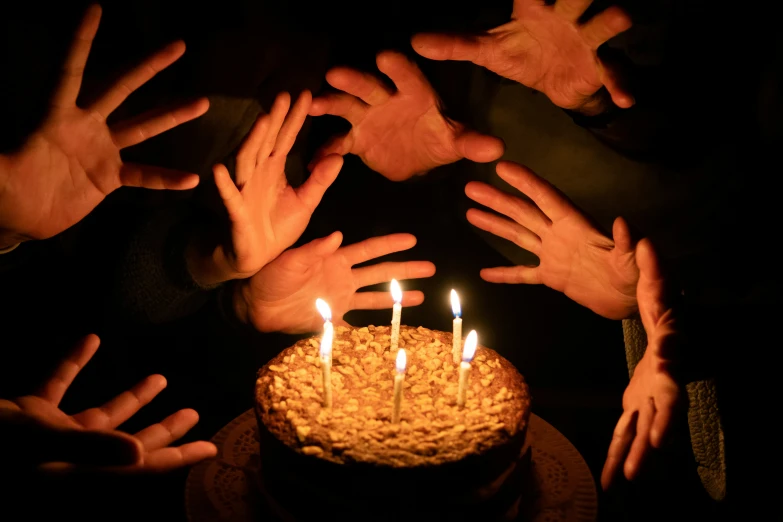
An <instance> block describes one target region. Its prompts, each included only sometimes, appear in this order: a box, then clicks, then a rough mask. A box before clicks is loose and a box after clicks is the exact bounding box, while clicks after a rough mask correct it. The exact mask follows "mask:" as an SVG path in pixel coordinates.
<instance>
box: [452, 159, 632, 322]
mask: <svg viewBox="0 0 783 522" xmlns="http://www.w3.org/2000/svg"><path fill="white" fill-rule="evenodd" d="M497 173H498V176H500V178H501V179H503V180H504V181H506V182H507V183H509V184H510V185H511V186H512V187H514V188H516V189H517V190H519V191H520V192H521V193H523V194H525V195H526V196H528V197H529V198H530V199H532V200H533V203H535V204H531V203H530V202H528V201H525V200H523V199H521V198H517V197H514V196H511V195H509V194H506V193H504V192H501V191H500V190H498V189H496V188H494V187H491V186H489V185H487V184H485V183H480V182H475V181H474V182H471V183H468V184H467V186H466V187H465V193H466V194H467V195H468V197H469V198H470V199H472V200H474V201H476V202H477V203H480V204H482V205H485V206H487V207H489V208H491V209H493V210H495V211H497V212H499V213H501V214H503V215H505V216H508V217H509V218H511V219H506V218H504V217H500V216H498V215H496V214H492V213H489V212H486V211H483V210H478V209H470V210H468V213H467V218H468V221H470V223H472V224H473V225H475V226H477V227H478V228H480V229H482V230H486V231H487V232H490V233H492V234H494V235H496V236H499V237H502V238H504V239H507V240H509V241H511V242H513V243H514V244H516V245H517V246H519V247H520V248H524V249H525V250H527V251H529V252H531V253H533V254H535V255H536V256H538V258H539V260H540V263H539V265H538V266H533V267H530V266H514V267H495V268H486V269H483V270H482V271H481V277H482V278H483V279H484V280H486V281H489V282H491V283H526V284H545V285H546V286H548V287H550V288H552V289H554V290H557V291H559V292H563V293H564V294H565V295H567V296H568V297H570V298H571V299H573V300H574V301H576V302H577V303H579V304H581V305H583V306H586V307H587V308H589V309H591V310H593V311H594V312H595V313H597V314H599V315H601V316H603V317H606V318H609V319H623V318H625V317H628V316H630V315H631V314H633V313H634V312H635V311H636V283H637V281H638V277H639V272H638V269H637V267H636V262H635V260H634V246H633V245H632V242H631V237H630V233H629V230H628V226H627V224H626V223H625V221H624V220H623V219H622V218H617V220H615V223H614V227H613V235H614V241H612V240H611V239H609V238H608V237H606V236H604V235H603V234H602V233H601V232H599V231H598V229H597V228H596V227H595V226H594V225H593V224H592V223H591V222H590V220H589V219H588V218H587V217H586V216H585V215H583V214H582V213H581V212H580V211H579V210H578V209H577V208H576V207H575V206H574V204H573V203H572V202H571V201H569V199H568V198H567V197H566V196H565V195H563V194H562V193H561V192H560V191H558V190H557V189H556V188H555V187H553V186H552V185H550V184H549V183H548V182H547V181H545V180H543V179H542V178H540V177H538V176H536V175H535V174H534V173H533V172H531V171H530V170H529V169H526V168H525V167H523V166H521V165H518V164H516V163H512V162H507V161H504V162H500V163H498V166H497Z"/></svg>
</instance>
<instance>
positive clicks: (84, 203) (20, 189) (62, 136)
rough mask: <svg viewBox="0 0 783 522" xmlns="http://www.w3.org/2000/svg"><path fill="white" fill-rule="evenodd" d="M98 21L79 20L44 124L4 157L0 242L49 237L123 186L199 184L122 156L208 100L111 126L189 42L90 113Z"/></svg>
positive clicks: (134, 73)
mask: <svg viewBox="0 0 783 522" xmlns="http://www.w3.org/2000/svg"><path fill="white" fill-rule="evenodd" d="M100 17H101V10H100V8H99V7H97V6H93V7H91V8H90V9H89V10H88V11H87V13H86V15H85V17H84V19H83V20H82V22H81V25H80V27H79V29H78V32H77V35H76V38H75V41H74V43H73V45H72V48H71V50H70V52H69V54H68V58H67V62H66V64H65V66H64V72H63V75H62V78H61V81H60V85H59V86H58V88H57V89H56V91H55V94H54V98H53V99H52V102H51V108H50V111H49V114H48V116H47V118H46V119H45V121H44V123H43V125H42V126H41V127H40V128H39V129H38V130H36V131H35V132H34V133H33V134H32V135H31V136H30V137H29V138H28V139H27V141H26V142H25V143H24V145H23V146H22V148H21V149H20V150H19V151H17V152H15V153H13V154H11V155H9V156H4V157H0V235H2V236H3V237H0V242H9V241H13V240H16V241H17V242H18V241H24V240H28V239H44V238H48V237H51V236H53V235H55V234H57V233H59V232H61V231H63V230H65V229H67V228H68V227H70V226H72V225H73V224H75V223H77V222H78V221H80V220H81V219H82V218H84V217H85V216H86V215H87V214H88V213H90V212H91V211H92V210H93V209H94V208H95V207H96V206H97V205H98V204H99V203H100V202H101V201H102V200H103V198H104V197H106V196H107V195H108V194H109V193H111V192H112V191H114V190H116V189H117V188H119V187H120V186H123V185H125V186H135V187H146V188H153V189H188V188H192V187H194V186H195V185H196V184H198V176H197V175H195V174H187V173H183V172H178V171H173V170H168V169H163V168H159V167H152V166H147V165H137V164H131V163H123V161H122V160H121V159H120V149H123V148H125V147H129V146H131V145H135V144H137V143H140V142H142V141H144V140H146V139H148V138H150V137H152V136H155V135H157V134H160V133H161V132H164V131H166V130H168V129H171V128H172V127H175V126H177V125H179V124H181V123H183V122H186V121H188V120H191V119H193V118H196V117H198V116H200V115H201V114H203V113H204V112H206V110H207V108H208V106H209V103H208V102H207V100H206V99H202V100H198V101H196V102H194V103H190V104H188V105H186V106H183V107H180V108H179V109H176V110H172V111H168V112H166V113H163V114H152V113H150V114H148V115H142V116H141V117H139V118H137V119H135V120H134V121H130V122H126V123H119V124H117V125H114V126H112V127H109V126H107V124H106V118H107V117H108V116H109V114H111V113H112V112H113V111H114V110H115V109H116V108H117V107H119V106H120V104H122V102H123V101H125V99H126V98H127V97H128V95H129V94H131V93H132V92H133V91H135V90H136V89H138V88H139V87H140V86H142V85H143V84H144V83H146V82H147V81H148V80H150V79H151V78H152V77H153V76H155V74H157V73H158V72H159V71H161V70H163V69H165V68H166V67H168V66H169V65H171V64H172V63H173V62H174V61H176V60H177V59H178V58H179V57H180V56H182V54H183V53H184V52H185V44H184V43H182V42H176V43H174V44H172V45H169V46H168V47H166V48H164V49H163V50H161V51H159V52H158V53H157V54H155V55H153V56H152V57H150V58H148V59H147V60H145V61H144V62H143V63H141V64H140V65H139V66H137V67H136V68H134V69H133V70H131V71H129V72H128V73H126V74H125V75H123V76H122V77H121V78H120V79H119V80H118V81H117V82H116V83H115V84H114V86H112V87H111V88H110V89H109V90H108V91H107V92H106V93H105V94H103V95H102V96H101V97H100V98H99V99H98V100H97V101H95V102H94V103H92V104H91V105H90V106H88V107H86V108H81V107H79V106H77V105H76V99H77V96H78V95H79V90H80V89H81V82H82V74H83V70H84V67H85V64H86V63H87V57H88V55H89V53H90V47H91V45H92V41H93V38H94V37H95V34H96V32H97V30H98V25H99V22H100ZM6 238H7V239H6ZM2 246H3V245H2V244H0V247H2Z"/></svg>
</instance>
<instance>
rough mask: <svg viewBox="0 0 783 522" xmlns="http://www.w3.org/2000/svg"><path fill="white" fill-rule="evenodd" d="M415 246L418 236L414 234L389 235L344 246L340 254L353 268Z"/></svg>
mask: <svg viewBox="0 0 783 522" xmlns="http://www.w3.org/2000/svg"><path fill="white" fill-rule="evenodd" d="M415 245H416V236H414V235H413V234H389V235H387V236H379V237H372V238H370V239H365V240H364V241H359V242H358V243H354V244H352V245H348V246H344V247H343V248H341V249H340V252H341V253H342V255H343V256H344V257H345V260H346V261H347V262H348V264H349V265H351V266H353V265H358V264H359V263H364V262H367V261H370V260H372V259H376V258H378V257H382V256H385V255H388V254H392V253H394V252H402V251H403V250H408V249H410V248H413V247H414V246H415Z"/></svg>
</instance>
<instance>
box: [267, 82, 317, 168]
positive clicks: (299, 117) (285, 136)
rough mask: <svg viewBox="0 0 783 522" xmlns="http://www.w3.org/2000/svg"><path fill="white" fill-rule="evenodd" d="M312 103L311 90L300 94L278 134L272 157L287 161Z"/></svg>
mask: <svg viewBox="0 0 783 522" xmlns="http://www.w3.org/2000/svg"><path fill="white" fill-rule="evenodd" d="M312 103H313V96H312V94H310V91H303V92H302V94H300V95H299V98H297V99H296V102H295V103H294V106H293V107H292V108H291V110H290V112H289V113H288V116H286V118H285V121H284V122H283V126H282V128H281V129H280V132H279V133H278V134H277V140H275V147H274V149H273V150H272V153H271V154H270V156H271V157H275V158H277V159H279V160H280V161H282V162H283V163H284V162H285V158H286V156H287V155H288V153H289V152H291V148H292V147H293V146H294V143H295V142H296V137H297V136H298V135H299V131H300V130H302V125H304V122H305V119H307V114H308V113H309V112H310V105H311V104H312Z"/></svg>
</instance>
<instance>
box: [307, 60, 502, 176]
mask: <svg viewBox="0 0 783 522" xmlns="http://www.w3.org/2000/svg"><path fill="white" fill-rule="evenodd" d="M377 64H378V69H379V70H380V71H381V72H382V73H384V74H386V75H387V76H388V77H389V78H390V79H391V80H392V81H393V82H394V85H395V86H396V88H397V90H396V91H392V90H391V89H390V88H389V87H388V86H387V85H386V84H385V83H384V82H382V81H381V80H379V79H378V78H376V77H374V76H373V75H370V74H367V73H363V72H360V71H356V70H354V69H350V68H347V67H337V68H335V69H332V70H330V71H329V72H328V73H327V75H326V81H327V82H329V84H330V85H331V86H332V87H335V88H336V89H339V90H341V91H344V92H340V93H331V94H325V95H323V96H321V97H319V98H317V99H316V100H314V102H313V107H312V109H311V111H310V114H311V115H313V116H321V115H323V114H331V115H334V116H340V117H342V118H345V119H346V120H348V121H349V122H350V123H351V125H352V128H351V130H350V131H349V132H348V133H347V134H345V135H343V136H338V137H335V138H333V139H332V140H331V141H329V142H328V143H327V144H326V145H324V146H323V147H322V148H321V150H320V151H319V152H318V154H317V155H316V159H318V158H320V157H323V156H324V155H327V154H334V153H336V154H340V155H345V154H349V153H350V154H355V155H357V156H359V157H360V158H361V159H362V161H363V162H364V163H365V165H367V166H368V167H370V168H371V169H373V170H374V171H376V172H378V173H380V174H381V175H383V176H384V177H386V178H388V179H390V180H392V181H402V180H406V179H408V178H410V177H412V176H415V175H417V174H423V173H425V172H427V171H429V170H432V169H433V168H435V167H439V166H441V165H447V164H449V163H453V162H455V161H457V160H460V159H462V158H468V159H470V160H473V161H477V162H488V161H494V160H496V159H498V158H499V157H500V156H501V155H502V154H503V149H504V147H503V142H502V141H501V140H500V139H498V138H494V137H491V136H485V135H481V134H478V133H477V132H474V131H471V130H467V129H465V127H464V125H462V124H460V123H457V122H454V121H452V120H449V119H447V118H446V117H444V116H443V114H442V113H441V111H440V107H439V103H440V102H439V100H438V96H437V94H436V93H435V91H434V90H433V88H432V86H431V85H430V83H429V81H428V80H427V78H426V77H425V76H424V74H423V73H422V72H421V70H420V69H419V68H418V66H417V65H416V64H415V63H413V62H412V61H410V60H409V59H408V58H406V57H405V56H404V55H402V54H400V53H398V52H393V51H385V52H382V53H380V54H379V55H378V57H377Z"/></svg>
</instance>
